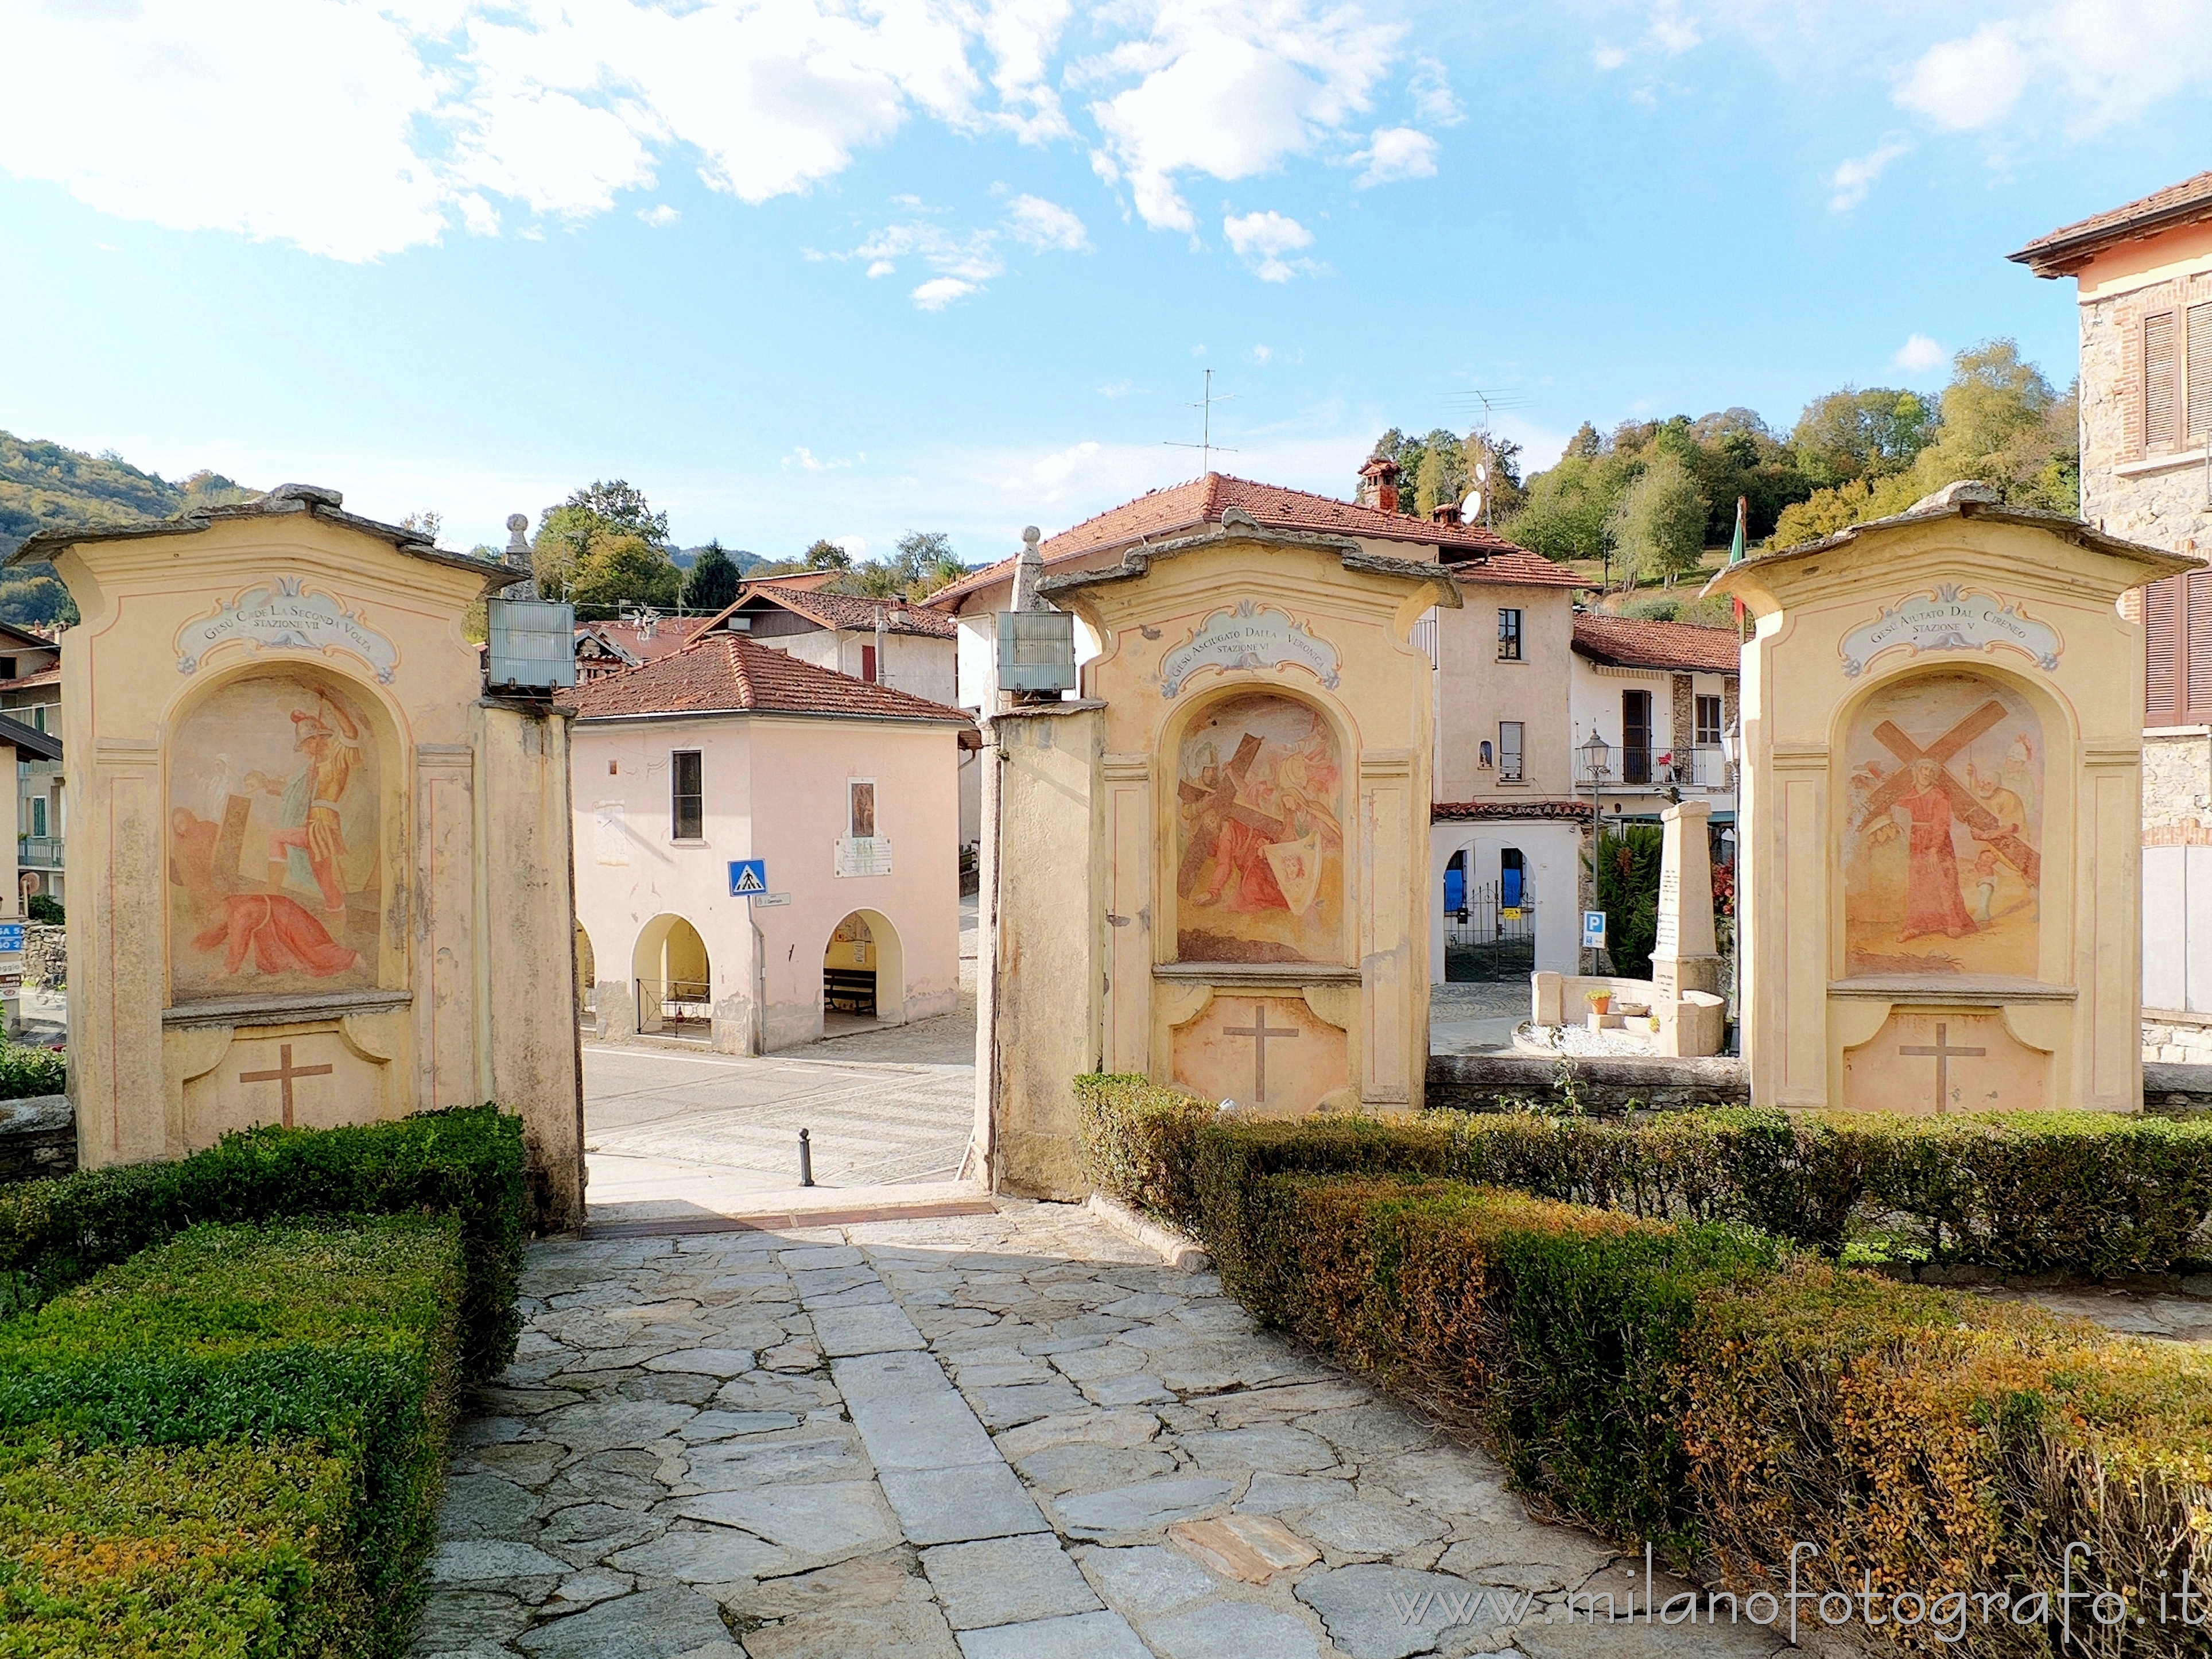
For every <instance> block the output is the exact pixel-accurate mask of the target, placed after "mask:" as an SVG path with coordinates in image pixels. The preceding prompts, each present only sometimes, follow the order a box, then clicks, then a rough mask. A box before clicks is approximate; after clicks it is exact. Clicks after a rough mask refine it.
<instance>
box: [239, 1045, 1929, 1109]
mask: <svg viewBox="0 0 2212 1659" xmlns="http://www.w3.org/2000/svg"><path fill="white" fill-rule="evenodd" d="M1939 1029H1940V1028H1939ZM330 1074H331V1068H330V1067H329V1066H295V1065H293V1064H292V1045H291V1044H290V1043H289V1042H287V1043H284V1044H283V1045H282V1046H281V1047H279V1048H277V1050H276V1070H275V1071H273V1072H240V1073H239V1074H238V1080H239V1081H240V1083H273V1084H275V1085H276V1086H277V1087H278V1089H279V1090H280V1091H282V1098H283V1107H284V1127H286V1128H288V1129H289V1128H290V1127H292V1079H294V1078H295V1077H328V1076H329V1075H330Z"/></svg>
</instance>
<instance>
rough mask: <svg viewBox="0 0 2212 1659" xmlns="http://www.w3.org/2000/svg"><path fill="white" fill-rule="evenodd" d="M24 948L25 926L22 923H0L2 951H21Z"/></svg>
mask: <svg viewBox="0 0 2212 1659" xmlns="http://www.w3.org/2000/svg"><path fill="white" fill-rule="evenodd" d="M22 948H23V924H22V923H21V922H20V921H0V951H20V950H21V949H22Z"/></svg>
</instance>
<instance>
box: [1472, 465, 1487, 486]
mask: <svg viewBox="0 0 2212 1659" xmlns="http://www.w3.org/2000/svg"><path fill="white" fill-rule="evenodd" d="M1474 481H1475V483H1479V484H1486V483H1489V482H1490V463H1489V462H1488V461H1477V462H1476V463H1475V464H1474Z"/></svg>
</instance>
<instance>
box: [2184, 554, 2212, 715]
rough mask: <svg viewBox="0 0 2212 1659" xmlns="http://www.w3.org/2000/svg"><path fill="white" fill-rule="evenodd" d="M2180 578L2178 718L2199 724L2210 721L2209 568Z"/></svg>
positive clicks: (2211, 603)
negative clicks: (2183, 613) (2182, 588)
mask: <svg viewBox="0 0 2212 1659" xmlns="http://www.w3.org/2000/svg"><path fill="white" fill-rule="evenodd" d="M2181 580H2183V581H2184V582H2185V584H2187V586H2186V590H2185V591H2186V593H2187V600H2186V606H2187V611H2186V616H2185V618H2184V621H2183V623H2182V628H2181V637H2182V641H2183V648H2184V650H2185V652H2186V653H2187V656H2186V659H2185V662H2184V664H2183V667H2182V671H2181V683H2182V693H2183V696H2184V699H2185V701H2184V703H2183V707H2182V710H2181V718H2182V719H2183V720H2185V721H2186V722H2187V723H2188V724H2190V725H2191V726H2200V725H2204V724H2206V723H2208V722H2212V571H2204V570H2200V571H2196V572H2193V573H2191V574H2189V575H2186V576H2184V577H2183V578H2182V579H2181Z"/></svg>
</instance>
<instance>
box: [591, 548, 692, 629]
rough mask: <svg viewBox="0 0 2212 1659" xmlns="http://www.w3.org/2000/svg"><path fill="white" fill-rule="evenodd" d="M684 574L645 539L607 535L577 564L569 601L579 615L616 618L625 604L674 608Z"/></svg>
mask: <svg viewBox="0 0 2212 1659" xmlns="http://www.w3.org/2000/svg"><path fill="white" fill-rule="evenodd" d="M681 586H682V573H681V572H679V571H678V569H677V568H676V567H675V566H674V565H673V564H671V563H670V562H669V561H668V556H667V555H666V554H665V553H663V552H662V551H661V550H659V548H657V547H654V546H653V545H652V544H650V543H648V542H647V540H646V539H645V538H643V537H642V536H608V537H605V538H602V539H599V540H597V541H594V542H593V543H592V547H591V550H590V551H589V552H587V553H586V554H585V555H584V556H583V557H582V558H580V559H579V560H578V561H577V562H576V566H575V571H574V576H573V577H572V579H571V580H570V582H569V585H568V599H569V601H570V602H571V603H572V604H574V605H575V607H576V611H577V613H578V614H579V615H580V616H586V617H613V616H617V615H618V614H620V612H621V611H622V608H623V606H624V605H655V606H659V607H663V608H666V607H670V606H672V605H675V603H676V599H677V594H678V591H679V590H680V588H681Z"/></svg>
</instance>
